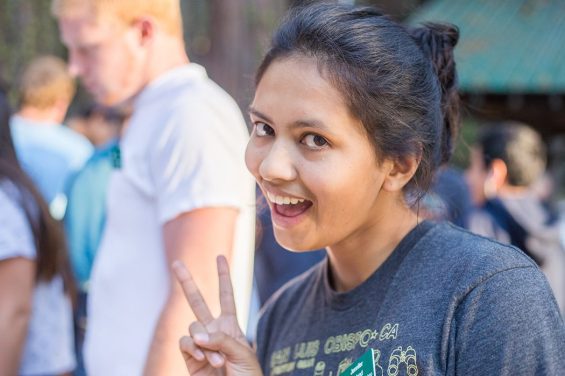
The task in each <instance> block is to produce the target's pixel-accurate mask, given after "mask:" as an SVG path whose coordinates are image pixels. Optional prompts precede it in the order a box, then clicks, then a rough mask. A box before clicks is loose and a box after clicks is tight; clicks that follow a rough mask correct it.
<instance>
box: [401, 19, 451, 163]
mask: <svg viewBox="0 0 565 376" xmlns="http://www.w3.org/2000/svg"><path fill="white" fill-rule="evenodd" d="M410 34H411V35H412V37H413V38H414V39H415V40H416V42H417V43H418V45H419V46H420V48H421V49H422V50H423V51H424V53H425V54H426V55H428V57H429V58H430V59H431V61H432V65H433V67H434V69H435V72H436V74H437V77H438V79H439V83H440V85H441V93H442V98H441V104H442V112H443V119H444V129H443V132H442V133H443V135H442V144H443V145H442V153H441V162H442V163H444V162H447V161H448V160H449V158H450V157H451V154H452V153H453V148H454V144H455V139H456V137H457V134H458V129H459V94H458V92H457V74H456V70H455V58H454V54H453V50H454V48H455V46H456V45H457V42H458V41H459V28H458V27H457V26H455V25H453V24H449V23H434V22H428V23H424V24H423V25H422V26H421V27H416V28H413V29H411V30H410Z"/></svg>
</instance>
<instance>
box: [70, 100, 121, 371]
mask: <svg viewBox="0 0 565 376" xmlns="http://www.w3.org/2000/svg"><path fill="white" fill-rule="evenodd" d="M74 118H75V120H78V121H79V122H80V123H81V128H82V132H83V134H84V135H85V136H86V137H87V138H88V139H89V140H90V141H91V142H92V144H93V145H94V147H95V149H94V153H93V154H92V156H91V157H90V158H89V159H88V161H87V162H86V164H85V165H84V167H83V168H82V169H81V170H80V171H79V172H78V173H77V174H76V176H74V178H73V179H72V181H71V183H70V184H69V189H68V191H67V197H68V204H67V210H66V212H65V218H64V223H65V230H66V233H67V241H68V246H69V253H70V260H71V266H72V270H73V272H74V276H75V281H76V284H77V286H78V301H77V307H76V310H75V345H76V357H77V369H76V370H75V376H82V375H85V374H86V372H85V370H84V363H83V358H82V345H83V342H84V334H85V330H86V322H87V312H86V302H87V298H88V282H89V280H90V272H91V270H92V265H93V263H94V258H95V256H96V252H97V250H98V246H99V244H100V240H101V239H102V233H103V230H104V226H105V224H106V193H107V190H108V183H109V180H110V176H111V174H112V171H113V170H114V169H116V168H119V166H120V151H119V144H118V134H119V131H120V129H121V125H122V123H123V122H124V119H125V116H124V115H123V114H121V113H119V112H118V111H115V110H113V109H110V108H105V107H102V106H98V105H91V106H88V107H87V108H85V110H84V111H82V112H81V113H80V114H78V116H75V117H74Z"/></svg>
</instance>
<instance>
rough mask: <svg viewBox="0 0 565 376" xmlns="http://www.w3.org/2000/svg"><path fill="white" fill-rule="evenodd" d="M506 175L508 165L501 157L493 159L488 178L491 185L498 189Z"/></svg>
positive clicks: (503, 182)
mask: <svg viewBox="0 0 565 376" xmlns="http://www.w3.org/2000/svg"><path fill="white" fill-rule="evenodd" d="M507 177H508V167H507V166H506V163H504V161H503V160H502V159H495V160H493V161H492V163H491V165H490V169H489V177H488V178H489V179H491V181H492V184H493V186H494V187H495V189H496V191H498V190H499V189H500V188H501V187H502V186H503V185H504V184H505V183H506V178H507Z"/></svg>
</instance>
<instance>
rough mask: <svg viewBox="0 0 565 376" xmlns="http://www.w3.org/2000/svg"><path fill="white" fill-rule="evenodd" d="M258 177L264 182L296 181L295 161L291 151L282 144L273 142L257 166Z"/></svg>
mask: <svg viewBox="0 0 565 376" xmlns="http://www.w3.org/2000/svg"><path fill="white" fill-rule="evenodd" d="M259 175H260V176H261V178H262V179H264V180H266V181H279V180H280V181H292V180H294V179H296V176H297V170H296V161H295V156H294V152H293V150H292V149H291V148H290V147H289V146H288V145H286V144H285V143H283V142H274V143H273V144H272V145H271V148H270V149H269V150H268V151H267V153H266V154H265V155H264V157H263V160H262V161H261V163H260V164H259Z"/></svg>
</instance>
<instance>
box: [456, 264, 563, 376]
mask: <svg viewBox="0 0 565 376" xmlns="http://www.w3.org/2000/svg"><path fill="white" fill-rule="evenodd" d="M450 341H451V342H452V343H453V344H454V346H453V347H452V349H453V351H452V352H451V354H450V355H451V356H450V361H449V362H448V364H449V368H451V371H452V372H447V374H456V375H494V374H496V375H534V374H535V375H558V374H560V373H561V372H562V371H563V369H565V357H563V354H562V351H563V348H564V346H565V326H564V323H563V320H562V318H561V317H560V314H559V310H558V308H557V305H556V304H555V299H554V298H553V296H552V294H551V291H550V289H549V285H548V284H547V281H546V280H545V278H544V276H543V275H542V273H541V272H540V271H539V270H538V269H537V268H535V267H520V268H514V269H509V270H506V271H503V272H499V273H497V274H494V275H493V276H491V277H490V278H488V279H487V280H485V281H483V282H482V283H480V284H478V285H477V286H476V287H475V288H473V289H472V290H471V291H470V292H469V294H468V295H467V296H466V298H465V299H464V300H463V301H462V303H461V304H460V305H459V307H458V309H457V311H456V315H455V327H454V328H453V330H452V333H451V338H450Z"/></svg>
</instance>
